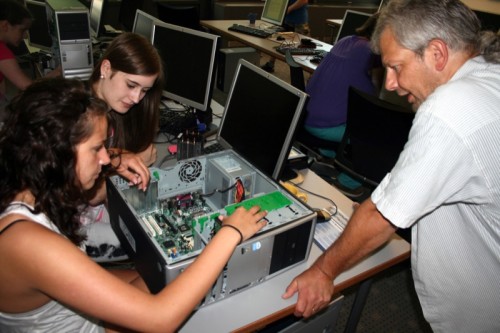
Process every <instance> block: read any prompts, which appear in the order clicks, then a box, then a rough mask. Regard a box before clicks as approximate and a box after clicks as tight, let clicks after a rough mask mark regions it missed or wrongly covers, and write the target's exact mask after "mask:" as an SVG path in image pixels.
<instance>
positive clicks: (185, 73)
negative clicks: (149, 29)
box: [152, 21, 219, 111]
mask: <svg viewBox="0 0 500 333" xmlns="http://www.w3.org/2000/svg"><path fill="white" fill-rule="evenodd" d="M218 38H219V36H216V35H212V34H209V33H206V32H202V31H198V30H193V29H189V28H184V27H180V26H178V25H173V24H169V23H165V22H161V21H156V22H155V23H154V24H153V38H152V42H153V45H154V46H155V47H156V49H157V50H158V52H159V53H160V56H161V58H162V61H163V69H164V73H165V85H164V87H163V95H164V96H165V97H167V98H170V99H172V100H174V101H176V102H179V103H181V104H184V105H186V106H188V107H191V108H194V109H196V110H199V111H207V110H208V109H209V105H210V99H211V96H212V85H213V83H214V77H215V76H214V74H215V55H216V51H217V40H218Z"/></svg>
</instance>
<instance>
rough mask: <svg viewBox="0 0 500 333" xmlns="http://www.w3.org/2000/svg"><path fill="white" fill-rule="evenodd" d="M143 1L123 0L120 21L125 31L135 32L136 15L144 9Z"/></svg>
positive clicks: (119, 15)
mask: <svg viewBox="0 0 500 333" xmlns="http://www.w3.org/2000/svg"><path fill="white" fill-rule="evenodd" d="M143 2H144V1H142V0H121V3H120V12H119V14H118V21H119V22H120V24H121V26H122V28H123V29H124V30H125V31H133V29H134V20H135V13H136V12H137V9H142V3H143Z"/></svg>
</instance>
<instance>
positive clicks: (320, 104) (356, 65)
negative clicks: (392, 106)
mask: <svg viewBox="0 0 500 333" xmlns="http://www.w3.org/2000/svg"><path fill="white" fill-rule="evenodd" d="M377 19H378V13H376V14H373V15H372V16H371V17H370V18H368V20H366V22H365V23H364V24H363V25H362V26H361V27H359V28H357V29H356V34H355V35H352V36H347V37H344V38H342V39H341V40H339V41H338V42H337V43H336V44H335V45H334V46H333V47H332V49H331V50H330V52H328V53H327V54H326V55H325V57H324V58H323V60H322V61H321V63H320V64H319V65H318V67H317V68H316V70H315V71H314V74H313V75H312V76H311V78H310V79H309V81H308V82H307V86H306V92H307V93H308V94H309V96H310V98H309V101H308V103H307V110H306V119H305V129H306V130H307V131H308V132H309V133H311V134H312V135H314V136H316V137H318V138H321V139H324V140H328V141H334V142H340V141H341V140H342V137H343V136H344V132H345V123H346V119H347V99H348V98H347V97H348V96H347V95H348V91H349V87H350V86H352V87H355V88H357V89H360V90H362V91H364V92H366V93H368V94H371V95H378V92H379V91H380V88H381V85H382V80H383V67H382V63H381V61H380V56H379V55H377V54H374V53H373V52H372V50H371V48H370V39H371V36H372V33H373V30H374V29H375V24H376V23H377ZM320 153H321V154H322V155H323V156H325V157H328V158H333V157H335V152H334V151H329V150H320Z"/></svg>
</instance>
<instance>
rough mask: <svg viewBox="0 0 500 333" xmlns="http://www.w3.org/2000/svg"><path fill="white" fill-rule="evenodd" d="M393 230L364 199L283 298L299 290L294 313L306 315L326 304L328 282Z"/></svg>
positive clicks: (330, 289)
mask: <svg viewBox="0 0 500 333" xmlns="http://www.w3.org/2000/svg"><path fill="white" fill-rule="evenodd" d="M396 229H397V228H396V227H395V226H393V225H392V224H391V223H390V222H389V221H388V220H387V219H385V218H384V217H383V216H382V214H380V212H379V211H378V210H377V207H376V206H375V204H374V203H373V202H372V201H371V199H368V200H366V201H364V202H363V203H362V204H361V205H360V206H359V207H358V208H357V209H356V210H355V211H354V214H353V215H352V217H351V219H350V220H349V223H348V224H347V227H346V229H345V231H344V232H343V233H342V235H341V236H340V237H339V238H338V240H337V241H336V242H335V243H333V244H332V246H330V247H329V248H328V249H327V250H326V251H325V252H324V253H323V254H322V255H321V256H320V257H319V258H318V259H317V260H316V261H315V262H314V264H313V265H312V266H311V267H310V268H309V269H307V270H306V271H304V272H303V273H302V274H300V275H299V276H297V277H296V278H295V279H294V280H293V281H292V282H291V283H290V285H289V286H288V287H287V289H286V292H285V294H284V295H283V298H289V297H291V296H292V295H293V294H295V293H296V292H298V293H299V296H298V300H297V304H296V306H295V315H296V316H304V317H306V318H307V317H309V316H311V315H312V314H314V313H315V312H316V311H318V310H319V309H321V308H323V307H325V306H327V305H328V304H329V303H330V300H331V297H332V295H333V292H334V285H333V283H332V281H333V280H334V279H335V278H336V277H337V276H338V275H339V274H340V273H342V272H343V271H345V270H346V269H348V268H350V267H351V266H353V265H354V264H356V263H357V262H358V261H360V260H361V259H363V258H364V257H365V256H366V255H367V254H369V253H371V252H372V251H373V250H375V249H376V248H378V247H379V246H381V245H382V244H384V243H385V242H386V241H387V240H388V239H389V238H390V237H391V235H392V234H393V233H394V232H395V231H396Z"/></svg>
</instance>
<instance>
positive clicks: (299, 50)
mask: <svg viewBox="0 0 500 333" xmlns="http://www.w3.org/2000/svg"><path fill="white" fill-rule="evenodd" d="M276 51H278V52H279V53H281V54H286V52H287V51H290V53H291V55H311V56H318V55H324V54H326V53H327V51H325V50H318V49H313V48H307V47H290V46H278V47H277V48H276Z"/></svg>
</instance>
